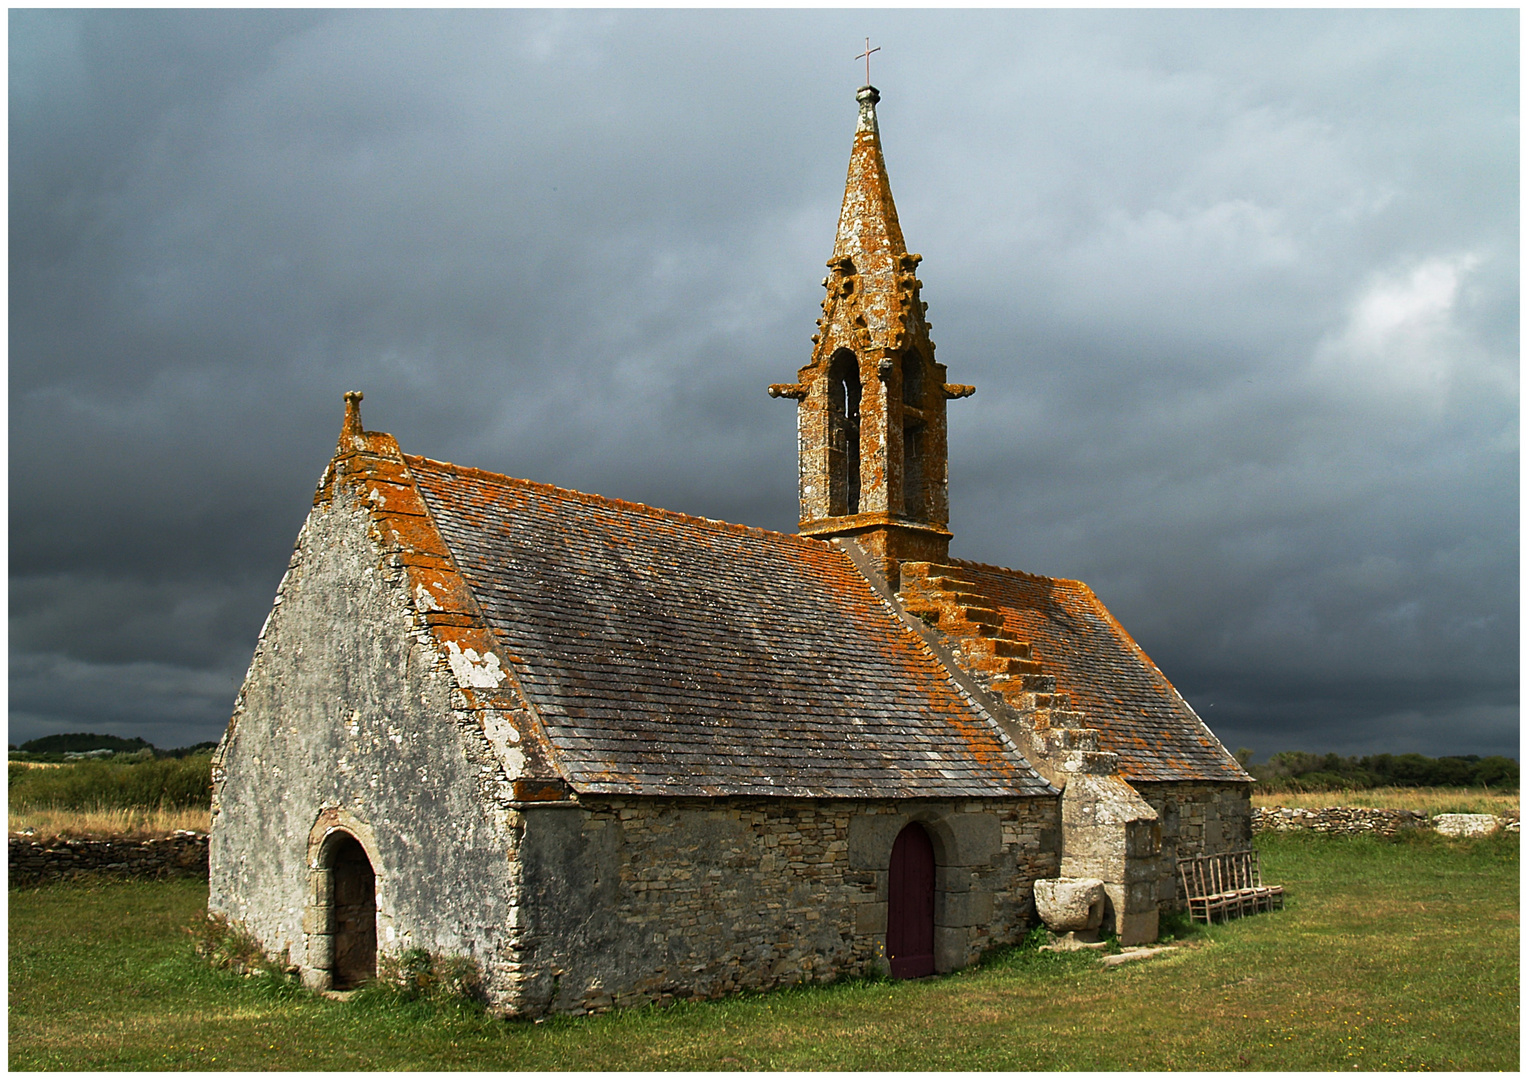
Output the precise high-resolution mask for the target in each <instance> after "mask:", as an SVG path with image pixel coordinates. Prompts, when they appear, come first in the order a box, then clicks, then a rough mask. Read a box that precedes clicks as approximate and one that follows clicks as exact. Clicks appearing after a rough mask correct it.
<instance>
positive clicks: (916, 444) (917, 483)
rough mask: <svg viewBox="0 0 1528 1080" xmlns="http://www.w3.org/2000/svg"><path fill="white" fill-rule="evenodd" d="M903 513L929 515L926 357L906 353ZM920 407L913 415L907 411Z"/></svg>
mask: <svg viewBox="0 0 1528 1080" xmlns="http://www.w3.org/2000/svg"><path fill="white" fill-rule="evenodd" d="M902 405H903V409H904V412H903V416H902V513H903V515H904V516H906V517H910V518H913V519H915V520H918V521H922V520H924V519H925V518H927V517H928V506H927V494H926V489H925V484H924V476H923V471H924V470H923V426H924V420H923V415H922V411H921V410H922V409H923V359H922V357H920V356H919V355H918V354H917V353H915V352H907V353H903V354H902ZM910 409H912V410H919V411H918V412H917V413H916V414H911V413H909V412H907V411H906V410H910Z"/></svg>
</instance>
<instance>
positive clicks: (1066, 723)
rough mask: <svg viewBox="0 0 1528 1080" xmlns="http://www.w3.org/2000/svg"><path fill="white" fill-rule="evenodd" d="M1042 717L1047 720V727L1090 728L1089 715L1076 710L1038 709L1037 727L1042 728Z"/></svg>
mask: <svg viewBox="0 0 1528 1080" xmlns="http://www.w3.org/2000/svg"><path fill="white" fill-rule="evenodd" d="M1041 717H1044V719H1045V724H1044V726H1045V727H1051V728H1085V727H1087V726H1088V714H1087V713H1085V712H1079V711H1077V710H1076V709H1038V710H1036V712H1035V726H1036V727H1040V726H1041V724H1040V718H1041Z"/></svg>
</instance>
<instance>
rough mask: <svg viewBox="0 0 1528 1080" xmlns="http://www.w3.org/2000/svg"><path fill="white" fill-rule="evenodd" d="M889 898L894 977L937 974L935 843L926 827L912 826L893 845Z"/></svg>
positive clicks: (889, 954)
mask: <svg viewBox="0 0 1528 1080" xmlns="http://www.w3.org/2000/svg"><path fill="white" fill-rule="evenodd" d="M890 877H891V891H890V894H889V895H888V896H887V898H886V900H887V903H886V958H887V959H888V960H890V961H891V977H892V978H893V979H916V978H918V977H919V976H922V975H932V974H933V973H934V845H933V843H932V842H931V841H930V840H929V838H928V833H926V832H924V831H923V826H922V825H918V824H916V823H915V824H912V825H909V826H908V827H907V828H905V829H903V830H902V831H901V833H899V834H898V835H897V842H896V843H895V844H893V845H892V846H891V875H890Z"/></svg>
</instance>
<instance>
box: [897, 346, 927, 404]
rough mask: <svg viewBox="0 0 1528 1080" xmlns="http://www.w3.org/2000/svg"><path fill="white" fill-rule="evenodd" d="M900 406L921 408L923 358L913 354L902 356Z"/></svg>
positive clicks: (908, 353)
mask: <svg viewBox="0 0 1528 1080" xmlns="http://www.w3.org/2000/svg"><path fill="white" fill-rule="evenodd" d="M902 404H903V405H911V406H912V407H913V408H915V409H921V408H923V358H922V357H920V356H919V355H918V354H917V353H915V352H907V353H903V354H902Z"/></svg>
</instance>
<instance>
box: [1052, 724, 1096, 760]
mask: <svg viewBox="0 0 1528 1080" xmlns="http://www.w3.org/2000/svg"><path fill="white" fill-rule="evenodd" d="M1098 746H1099V743H1098V729H1097V728H1075V727H1074V728H1058V727H1051V728H1047V729H1046V730H1045V750H1046V753H1049V754H1062V753H1064V752H1066V751H1068V750H1097V749H1098Z"/></svg>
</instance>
